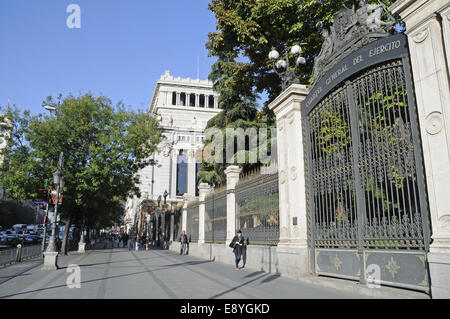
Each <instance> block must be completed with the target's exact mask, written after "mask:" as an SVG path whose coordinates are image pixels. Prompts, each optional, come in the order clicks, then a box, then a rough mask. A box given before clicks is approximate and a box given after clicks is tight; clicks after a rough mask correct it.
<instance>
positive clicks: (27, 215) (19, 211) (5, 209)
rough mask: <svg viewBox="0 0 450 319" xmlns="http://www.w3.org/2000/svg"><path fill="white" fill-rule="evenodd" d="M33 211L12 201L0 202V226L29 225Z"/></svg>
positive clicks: (32, 219)
mask: <svg viewBox="0 0 450 319" xmlns="http://www.w3.org/2000/svg"><path fill="white" fill-rule="evenodd" d="M34 220H35V211H34V210H33V209H32V208H30V207H26V206H23V205H22V204H20V203H18V202H16V201H12V200H0V225H2V226H3V227H12V226H13V225H15V224H29V223H30V224H31V223H33V222H34Z"/></svg>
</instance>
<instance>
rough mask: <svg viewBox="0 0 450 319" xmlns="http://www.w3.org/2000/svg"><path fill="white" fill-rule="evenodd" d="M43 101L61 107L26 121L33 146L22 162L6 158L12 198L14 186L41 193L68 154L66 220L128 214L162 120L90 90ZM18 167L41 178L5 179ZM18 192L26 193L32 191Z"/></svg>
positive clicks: (93, 223)
mask: <svg viewBox="0 0 450 319" xmlns="http://www.w3.org/2000/svg"><path fill="white" fill-rule="evenodd" d="M43 105H50V106H54V107H56V111H55V112H54V114H52V115H45V116H44V115H39V116H36V117H33V118H31V119H28V120H27V125H26V126H25V127H26V128H25V127H24V131H25V134H24V136H25V139H26V142H27V143H28V144H27V146H26V147H27V153H26V154H27V155H26V156H25V155H24V157H25V160H24V161H22V162H21V163H23V165H22V164H21V163H12V161H10V160H8V161H5V164H7V165H4V166H3V167H2V177H1V181H0V183H1V184H3V185H4V187H5V190H6V192H7V193H8V194H10V196H11V197H13V198H14V196H15V195H14V192H12V190H14V189H16V188H23V185H25V186H26V187H29V188H30V189H33V188H34V190H35V192H36V190H37V188H36V185H37V184H39V185H40V187H42V186H43V185H45V184H46V183H48V178H49V177H51V176H52V173H53V172H54V171H55V170H56V164H57V159H58V156H59V153H60V152H64V169H63V173H64V177H65V187H64V190H63V205H62V213H63V217H64V219H65V220H66V221H67V224H68V225H70V224H72V223H76V224H78V225H81V224H83V225H86V226H88V227H102V226H108V225H111V224H112V223H114V222H115V221H117V219H118V217H119V216H120V215H121V214H122V213H123V207H122V204H123V202H124V201H125V199H126V198H127V196H129V195H131V194H138V195H139V189H138V183H139V176H138V175H137V172H138V170H139V169H141V168H143V167H145V166H147V165H152V164H154V163H153V161H152V160H151V157H150V155H151V154H152V153H153V152H154V151H155V150H156V148H157V145H158V143H159V142H160V141H161V129H160V128H159V126H158V122H157V120H156V119H155V118H153V117H151V116H150V115H148V114H146V113H141V112H139V113H136V112H133V111H130V110H126V109H125V108H124V106H123V104H122V103H119V104H118V105H116V106H113V105H112V103H111V101H110V100H109V99H108V98H106V97H104V96H100V97H95V96H93V95H91V94H86V95H83V96H79V97H74V96H68V97H66V98H64V99H62V96H59V97H58V98H57V99H54V98H52V97H49V98H47V100H46V101H45V102H44V103H43ZM15 143H17V140H14V139H13V140H12V141H11V144H15ZM17 149H18V148H17V147H12V148H10V150H9V151H7V152H6V153H7V154H6V158H14V156H18V155H17V154H16V153H17ZM26 164H29V166H30V167H28V166H26ZM17 166H18V167H19V168H20V169H21V170H23V171H24V174H23V175H26V176H29V177H31V179H30V182H31V181H33V180H34V179H35V180H37V181H38V182H37V183H33V184H32V186H29V185H28V184H27V183H26V182H23V183H15V180H12V179H11V178H10V180H7V179H6V180H5V179H4V177H3V176H10V175H13V174H14V170H15V169H16V167H17ZM11 194H13V195H11ZM19 195H20V196H25V197H27V196H30V192H28V193H26V194H25V195H22V194H19ZM22 198H23V197H18V199H22ZM66 228H68V227H66ZM63 243H65V240H64V241H63ZM63 251H64V250H63Z"/></svg>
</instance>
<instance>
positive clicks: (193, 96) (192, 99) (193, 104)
mask: <svg viewBox="0 0 450 319" xmlns="http://www.w3.org/2000/svg"><path fill="white" fill-rule="evenodd" d="M189 106H195V94H190V95H189Z"/></svg>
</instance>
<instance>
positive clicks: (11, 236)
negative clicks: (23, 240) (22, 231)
mask: <svg viewBox="0 0 450 319" xmlns="http://www.w3.org/2000/svg"><path fill="white" fill-rule="evenodd" d="M5 236H6V241H5V242H6V245H11V246H13V245H17V244H18V243H19V237H18V236H17V234H16V233H15V232H14V231H11V230H7V231H6V232H5Z"/></svg>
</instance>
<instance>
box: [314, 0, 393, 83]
mask: <svg viewBox="0 0 450 319" xmlns="http://www.w3.org/2000/svg"><path fill="white" fill-rule="evenodd" d="M359 5H360V7H359V8H358V9H357V10H356V11H355V8H354V7H352V8H351V9H349V8H347V7H345V6H343V7H342V9H341V10H339V12H337V13H336V14H335V15H334V23H333V25H332V26H331V27H330V29H329V30H327V29H323V31H322V37H323V45H322V49H321V51H320V53H319V55H317V57H316V59H315V60H314V67H313V82H312V84H313V85H314V84H315V83H317V82H318V81H319V80H320V79H321V77H322V76H323V75H324V74H325V73H326V72H327V71H328V70H330V69H331V68H332V67H333V66H334V65H335V64H336V63H337V62H339V61H340V60H342V59H343V58H344V57H346V56H347V55H349V54H350V53H351V52H353V51H356V50H357V49H359V48H360V47H362V46H363V45H366V44H368V43H370V42H373V41H375V40H377V39H379V38H383V37H387V36H388V35H389V32H393V31H394V29H393V25H394V24H395V21H390V22H385V21H382V14H383V12H385V13H388V12H387V9H386V7H385V6H384V5H383V4H381V3H378V4H367V3H366V1H365V0H361V1H360V2H359ZM383 27H384V28H383Z"/></svg>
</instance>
